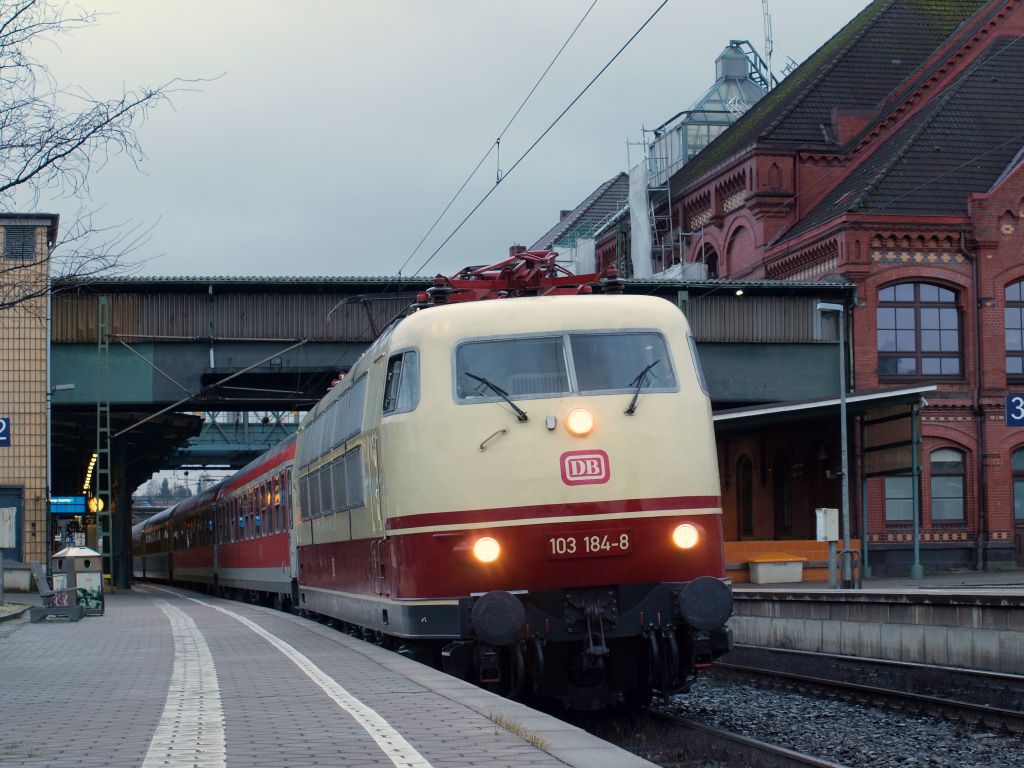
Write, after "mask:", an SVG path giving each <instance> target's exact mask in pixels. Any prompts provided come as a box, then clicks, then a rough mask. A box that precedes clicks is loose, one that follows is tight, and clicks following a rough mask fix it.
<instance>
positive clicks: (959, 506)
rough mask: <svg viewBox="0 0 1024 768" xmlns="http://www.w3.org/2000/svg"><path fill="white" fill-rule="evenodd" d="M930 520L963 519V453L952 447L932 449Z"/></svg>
mask: <svg viewBox="0 0 1024 768" xmlns="http://www.w3.org/2000/svg"><path fill="white" fill-rule="evenodd" d="M931 473H932V522H938V521H950V520H953V521H958V522H959V521H963V519H964V454H963V452H962V451H957V450H955V449H953V448H939V449H938V450H936V451H932V455H931Z"/></svg>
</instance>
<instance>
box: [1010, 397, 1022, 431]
mask: <svg viewBox="0 0 1024 768" xmlns="http://www.w3.org/2000/svg"><path fill="white" fill-rule="evenodd" d="M1006 426H1008V427H1024V395H1007V396H1006Z"/></svg>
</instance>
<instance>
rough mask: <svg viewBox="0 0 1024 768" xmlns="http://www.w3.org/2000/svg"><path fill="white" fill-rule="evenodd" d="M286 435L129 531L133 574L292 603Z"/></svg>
mask: <svg viewBox="0 0 1024 768" xmlns="http://www.w3.org/2000/svg"><path fill="white" fill-rule="evenodd" d="M294 457H295V437H294V436H292V437H289V438H288V439H286V440H284V441H283V442H281V443H280V444H278V445H276V446H275V447H274V448H272V449H271V450H269V451H267V452H266V453H264V454H263V455H261V456H260V457H259V458H257V459H256V460H255V461H253V462H251V463H250V464H248V465H247V466H245V467H244V468H242V469H241V470H240V471H239V472H237V473H236V474H234V475H232V476H231V477H229V478H228V479H226V480H223V481H221V482H219V483H217V484H216V485H214V486H213V487H211V488H208V489H207V490H205V491H203V492H202V493H200V494H198V495H196V496H193V497H191V498H189V499H185V500H184V501H182V502H180V503H178V504H176V505H175V506H174V507H171V508H170V509H168V510H164V511H163V512H160V513H158V514H157V515H154V516H153V517H152V518H150V519H149V520H148V521H146V522H144V523H139V524H138V525H136V526H135V527H134V528H133V529H132V540H133V563H134V568H133V570H134V574H135V576H136V577H137V578H148V579H156V580H161V581H168V582H173V583H177V584H182V585H186V586H193V587H198V588H200V589H206V590H209V591H211V592H213V593H215V594H224V595H227V596H232V597H240V598H244V599H248V600H253V601H258V602H265V603H268V604H274V605H278V606H288V605H291V604H292V597H293V592H294V587H295V581H294V579H293V578H292V570H293V568H292V560H291V547H290V546H289V531H290V530H291V513H290V504H289V499H290V498H291V490H290V482H291V466H292V462H293V461H294Z"/></svg>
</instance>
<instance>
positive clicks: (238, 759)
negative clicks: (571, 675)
mask: <svg viewBox="0 0 1024 768" xmlns="http://www.w3.org/2000/svg"><path fill="white" fill-rule="evenodd" d="M18 597H28V596H18ZM108 597H109V600H108V602H107V613H106V615H105V616H97V617H87V618H86V619H84V620H82V621H80V622H76V623H67V622H59V621H52V620H50V621H47V622H44V623H41V624H30V623H29V622H28V618H27V614H26V615H25V616H22V617H18V618H15V619H13V620H8V621H4V622H0V679H2V680H3V685H2V687H0V712H2V717H0V721H2V724H3V728H2V735H0V762H2V764H3V765H4V766H5V768H6V767H7V766H14V765H18V766H52V765H76V766H82V767H83V768H88V767H91V766H97V768H98V767H100V766H104V767H105V766H112V765H113V766H144V767H145V768H149V767H150V766H314V765H325V766H351V767H352V768H361V767H362V766H374V767H380V766H383V767H384V768H387V766H403V768H404V767H409V768H429V767H430V766H434V767H435V768H457V767H461V766H487V768H501V767H502V766H508V767H509V768H513V767H515V768H518V767H519V766H531V767H534V766H536V767H538V768H539V767H541V766H551V767H552V768H555V767H556V766H557V767H559V768H564V766H588V768H600V767H602V766H606V767H607V768H632V767H633V766H636V767H639V766H651V765H652V764H651V763H648V762H646V761H644V760H641V759H640V758H638V757H636V756H634V755H632V754H630V753H628V752H624V751H623V750H621V749H619V748H617V747H615V746H612V745H610V744H608V743H606V742H603V741H601V740H600V739H597V738H596V737H594V736H591V735H590V734H588V733H586V732H584V731H582V730H580V729H578V728H576V727H574V726H571V725H568V724H566V723H563V722H562V721H560V720H558V719H556V718H554V717H551V716H549V715H546V714H543V713H540V712H537V711H535V710H533V709H530V708H528V707H526V706H524V705H522V704H520V703H517V702H513V701H510V700H508V699H504V698H501V697H499V696H496V695H494V694H491V693H489V692H487V691H485V690H483V689H481V688H478V687H476V686H473V685H470V684H468V683H466V682H463V681H461V680H457V679H455V678H453V677H450V676H448V675H445V674H443V673H441V672H439V671H437V670H434V669H431V668H429V667H426V666H424V665H422V664H418V663H416V662H414V661H411V660H408V659H405V658H403V657H401V656H399V655H398V654H396V653H392V652H390V651H386V650H383V649H381V648H379V647H377V646H374V645H372V644H369V643H365V642H362V641H360V640H357V639H354V638H352V637H349V636H348V635H345V634H342V633H340V632H338V631H336V630H333V629H330V628H328V627H326V626H323V625H321V624H317V623H315V622H313V621H309V620H306V619H303V618H300V617H297V616H292V615H290V614H285V613H281V612H277V611H272V610H270V609H266V608H260V607H256V606H252V605H246V604H243V603H237V602H232V601H228V600H220V599H216V598H211V597H208V596H205V595H199V594H196V593H191V592H184V591H180V590H170V589H164V588H156V587H152V586H137V587H136V588H135V589H134V590H133V591H130V592H117V593H115V594H112V595H109V596H108Z"/></svg>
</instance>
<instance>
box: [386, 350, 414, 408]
mask: <svg viewBox="0 0 1024 768" xmlns="http://www.w3.org/2000/svg"><path fill="white" fill-rule="evenodd" d="M419 398H420V366H419V355H418V354H417V353H416V352H415V351H409V352H403V353H401V354H398V355H393V356H392V357H391V359H390V360H388V372H387V378H386V379H385V382H384V402H383V405H382V407H381V412H382V413H383V414H384V415H387V414H391V413H402V412H405V411H411V410H413V409H414V408H415V407H416V403H417V402H418V401H419Z"/></svg>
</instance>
